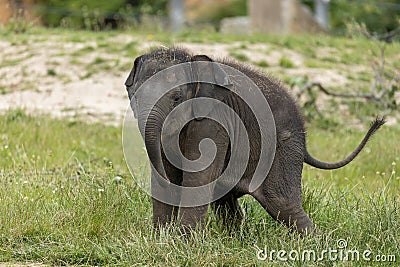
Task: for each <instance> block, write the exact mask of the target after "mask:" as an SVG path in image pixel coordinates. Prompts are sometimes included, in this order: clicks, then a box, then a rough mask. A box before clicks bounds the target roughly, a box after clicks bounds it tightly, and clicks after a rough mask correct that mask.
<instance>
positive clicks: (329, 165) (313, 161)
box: [304, 118, 386, 170]
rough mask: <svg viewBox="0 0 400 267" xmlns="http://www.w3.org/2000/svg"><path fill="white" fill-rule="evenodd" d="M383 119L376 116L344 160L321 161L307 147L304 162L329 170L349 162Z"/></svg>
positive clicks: (381, 123)
mask: <svg viewBox="0 0 400 267" xmlns="http://www.w3.org/2000/svg"><path fill="white" fill-rule="evenodd" d="M385 122H386V121H385V119H384V118H376V119H375V121H374V122H373V123H372V124H371V127H370V128H369V130H368V132H367V134H366V135H365V137H364V139H363V140H362V141H361V143H360V144H359V145H358V147H357V148H356V149H355V150H354V151H353V152H352V153H351V154H350V155H348V156H347V157H346V158H345V159H344V160H341V161H338V162H323V161H319V160H317V159H315V158H314V157H313V156H311V155H310V154H309V153H308V151H307V149H305V153H304V162H305V163H307V164H309V165H311V166H313V167H316V168H319V169H326V170H331V169H338V168H341V167H343V166H345V165H347V164H348V163H350V162H351V161H352V160H353V159H354V158H355V157H356V156H357V155H358V154H359V153H360V152H361V150H362V149H363V148H364V146H365V144H366V143H367V142H368V140H369V138H370V137H371V136H372V135H373V134H374V133H375V132H376V131H377V130H378V129H379V128H380V127H381V126H382V125H383V124H385Z"/></svg>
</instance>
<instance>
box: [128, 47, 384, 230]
mask: <svg viewBox="0 0 400 267" xmlns="http://www.w3.org/2000/svg"><path fill="white" fill-rule="evenodd" d="M212 62H216V63H219V64H211V65H207V64H203V65H202V64H199V63H212ZM180 64H183V65H184V66H185V67H183V68H182V69H181V70H179V71H178V70H176V71H171V68H172V67H174V66H178V65H180ZM223 66H227V67H229V68H231V69H233V70H236V71H238V72H240V73H242V76H241V77H237V75H231V74H229V73H228V72H227V71H226V69H225V68H224V67H223ZM156 75H158V76H157V77H158V78H157V79H156V81H155V82H152V83H151V86H146V83H147V84H148V81H149V80H151V79H152V77H155V76H156ZM239 76H240V75H239ZM243 77H244V78H243ZM242 78H243V79H249V80H250V81H251V82H252V83H254V84H255V85H256V86H257V87H258V90H259V91H260V93H261V97H257V98H256V100H257V99H258V100H260V101H264V100H265V101H266V103H267V104H266V105H265V107H261V108H257V109H254V107H251V106H250V105H249V104H248V103H246V101H245V99H244V98H243V97H241V96H240V94H241V93H246V92H247V93H248V92H252V93H251V94H253V91H251V90H250V89H249V87H247V86H242V85H241V83H240V82H238V79H239V80H240V79H242ZM202 79H203V80H202ZM207 79H209V80H207ZM210 79H211V80H210ZM179 80H182V81H185V80H186V81H189V82H187V83H179V82H178V83H175V84H174V82H177V81H179ZM171 84H172V85H173V86H172V88H171V89H170V90H166V91H165V93H163V94H162V96H161V97H155V95H157V92H163V90H164V89H165V88H164V87H168V86H171ZM125 85H126V88H127V91H128V95H129V99H130V101H131V107H132V109H133V111H134V114H135V116H136V117H137V119H138V124H139V129H140V131H141V134H142V137H143V138H144V140H145V145H146V149H147V153H148V157H149V159H150V161H151V163H152V179H151V182H152V184H151V185H152V199H153V221H154V224H155V225H158V226H160V225H164V224H167V223H170V222H171V221H175V220H177V221H179V222H180V224H181V226H182V227H183V228H184V229H185V228H193V227H196V226H197V225H200V226H201V225H203V223H204V220H205V217H206V213H207V209H208V206H210V205H209V204H211V207H212V208H213V209H215V211H216V212H217V214H218V215H220V216H221V217H222V218H223V219H224V221H225V222H226V223H232V222H234V221H240V219H241V218H242V216H243V215H242V210H241V208H240V205H239V202H238V198H239V197H241V196H243V195H245V194H250V195H252V196H253V197H254V198H255V199H256V200H257V201H258V202H259V203H260V204H261V205H262V206H263V208H264V209H265V210H266V211H267V212H268V213H269V214H270V215H271V216H272V217H273V218H274V219H276V220H278V221H280V222H282V223H284V224H285V225H287V226H288V227H293V228H294V229H296V230H297V231H298V232H300V233H301V232H308V231H311V230H312V229H313V223H312V222H311V220H310V219H309V218H308V216H307V215H306V213H305V212H304V210H303V208H302V192H301V178H302V169H303V163H304V162H305V163H307V164H309V165H311V166H314V167H316V168H321V169H335V168H340V167H343V166H345V165H346V164H348V163H349V162H351V161H352V160H353V159H354V158H355V157H356V156H357V155H358V153H359V152H360V151H361V150H362V149H363V147H364V146H365V144H366V143H367V141H368V139H369V138H370V137H371V136H372V134H374V132H375V131H377V130H378V129H379V128H380V127H381V126H382V125H383V124H384V123H385V121H384V119H376V120H375V121H374V122H373V123H372V125H371V127H370V129H369V130H368V132H367V134H366V135H365V137H364V139H363V140H362V142H361V143H360V144H359V146H358V147H357V148H356V149H355V150H354V151H353V152H352V153H351V154H350V155H349V156H348V157H347V158H345V159H344V160H342V161H339V162H335V163H327V162H322V161H319V160H317V159H315V158H314V157H312V156H311V155H310V154H309V153H308V151H307V148H306V134H305V132H306V131H305V127H304V120H303V117H302V115H301V112H300V109H299V107H298V105H297V104H296V102H295V101H294V100H293V98H292V97H291V96H290V95H289V94H288V92H286V90H285V89H284V87H283V86H282V84H280V83H279V82H278V81H277V80H275V79H273V78H271V77H269V76H267V75H265V74H262V73H260V72H258V71H256V70H254V69H252V68H250V67H247V66H244V65H242V64H239V63H236V62H232V61H229V60H221V61H214V60H212V59H211V58H209V57H208V56H205V55H192V54H191V53H189V52H187V51H186V50H183V49H179V48H162V49H157V50H154V51H152V52H150V53H148V54H145V55H142V56H140V57H138V58H136V60H135V62H134V66H133V69H132V71H131V72H130V74H129V77H128V79H127V80H126V83H125ZM140 88H142V89H143V90H142V89H141V90H139V89H140ZM163 88H164V89H163ZM256 93H257V92H254V94H256ZM196 99H201V100H203V99H214V100H216V101H217V102H212V101H211V102H210V101H209V102H207V101H206V100H204V101H205V102H202V103H204V104H191V105H187V106H186V107H185V109H181V112H180V113H179V112H178V113H177V114H176V116H175V117H173V118H172V119H169V120H168V116H169V115H170V114H172V113H171V112H173V110H174V109H176V108H177V107H179V106H182V105H183V104H184V103H185V102H187V101H189V102H190V101H191V100H196ZM193 103H195V102H193ZM220 104H221V105H225V106H226V107H229V108H228V109H226V108H217V107H216V106H217V105H220ZM263 109H265V110H270V111H271V114H272V115H271V120H273V122H274V127H273V129H272V128H271V127H269V128H268V127H267V128H263V127H264V125H263V124H262V123H261V124H260V123H259V121H258V118H257V116H256V113H257V112H258V111H260V110H263ZM196 113H198V115H196ZM211 113H213V114H214V115H211ZM191 115H192V117H190V116H191ZM179 116H183V117H185V116H186V117H187V118H192V119H191V120H190V121H188V122H185V123H184V125H182V126H179V125H178V121H179V118H180V117H179ZM213 116H214V117H213ZM215 116H217V117H218V118H220V119H221V121H222V122H220V121H216V120H215V119H213V118H216V117H215ZM165 120H168V121H169V123H168V125H163V124H164V121H165ZM239 122H241V123H242V126H241V125H239ZM175 123H177V125H175ZM166 128H168V129H169V130H168V131H166V133H165V134H164V132H163V129H166ZM262 129H268V131H270V132H269V134H268V136H267V137H266V138H265V140H267V141H266V142H267V143H268V140H269V141H270V144H273V146H270V148H271V149H270V153H266V154H265V153H264V154H263V151H262V146H263V144H262V140H264V139H263V138H264V137H263V136H264V135H265V134H264V133H263V130H262ZM231 134H236V137H235V138H232V137H231V136H230V135H231ZM263 134H264V135H263ZM169 137H171V138H172V139H171V140H177V141H176V144H177V145H178V147H179V150H180V151H181V153H182V154H181V155H180V156H179V155H178V154H175V156H176V157H175V158H174V160H175V162H176V161H178V163H175V164H173V163H171V158H169V157H168V155H167V152H168V150H169V149H170V146H174V144H175V143H174V142H170V143H169V141H168V138H169ZM174 138H175V139H174ZM268 138H269V139H268ZM209 139H211V140H212V142H213V145H212V146H210V147H211V148H210V149H209V150H207V149H205V147H206V146H205V144H206V143H207V142H208V141H209ZM207 140H208V141H207ZM232 140H235V142H236V141H240V142H242V141H243V142H244V143H246V144H247V145H248V147H249V150H248V153H247V152H246V150H245V149H244V148H242V147H241V145H235V144H233V143H232V142H233V141H232ZM246 140H247V141H246ZM164 141H165V142H164ZM203 142H204V143H203ZM166 144H167V145H166ZM169 144H170V145H169ZM243 146H244V145H243ZM267 152H268V151H267ZM203 153H204V154H213V160H212V161H211V162H208V163H207V164H206V165H207V166H205V167H204V168H200V169H198V170H197V171H193V170H192V171H191V170H188V169H187V168H185V166H186V164H189V163H190V162H189V161H196V160H198V161H199V162H200V163H201V159H202V154H203ZM235 153H236V155H239V156H238V157H239V159H240V160H239V161H238V162H237V164H235V165H234V166H230V165H229V162H230V159H231V157H232V155H233V154H235ZM246 153H247V154H246ZM241 155H244V156H242V157H243V160H241V158H240V157H241ZM268 157H271V160H270V163H268V162H266V161H265V160H266V158H268ZM179 162H181V163H179ZM187 162H189V163H187ZM242 162H245V163H246V164H245V165H244V168H243V166H241V165H243V164H242ZM264 162H266V163H264ZM268 164H269V165H268ZM266 165H268V168H266V169H268V170H269V172H267V173H266V174H265V175H264V177H262V178H263V179H262V180H261V182H260V184H258V185H257V186H255V187H254V186H253V188H252V184H251V183H252V177H253V176H255V172H256V169H257V167H258V166H260V167H263V166H264V167H265V166H266ZM240 168H241V169H242V170H240ZM228 169H229V171H230V172H229V173H228V175H226V176H227V178H226V179H225V180H224V181H222V182H218V183H214V184H213V187H207V188H206V189H207V190H208V191H207V190H203V191H202V193H201V194H197V195H196V194H195V193H193V194H191V193H190V192H191V191H187V190H186V189H185V188H203V187H204V186H205V185H207V184H210V183H213V182H214V181H216V179H217V178H218V177H219V176H221V175H222V174H223V173H224V172H225V171H226V170H228ZM157 174H158V175H159V176H160V177H162V179H161V181H160V179H157ZM230 178H232V180H234V182H230V180H229V179H230ZM163 181H164V182H163ZM171 185H176V186H177V188H184V189H182V190H181V191H179V190H178V191H177V190H172V191H171V190H170V186H171ZM221 188H222V189H226V192H225V193H224V194H221V195H219V196H218V197H214V196H215V195H216V192H217V190H220V191H221ZM185 190H186V191H185ZM188 192H189V193H188ZM221 192H223V190H222V191H221ZM204 196H207V197H206V198H209V200H210V201H209V202H208V203H207V202H206V201H201V199H202V198H204ZM165 197H166V198H165ZM168 197H171V198H174V199H175V200H174V201H171V202H168V201H164V199H168ZM175 197H176V198H175ZM176 199H178V200H176ZM179 201H180V202H179ZM190 201H192V202H193V203H198V205H188V204H187V203H190ZM196 201H198V202H196ZM182 203H186V204H182Z"/></svg>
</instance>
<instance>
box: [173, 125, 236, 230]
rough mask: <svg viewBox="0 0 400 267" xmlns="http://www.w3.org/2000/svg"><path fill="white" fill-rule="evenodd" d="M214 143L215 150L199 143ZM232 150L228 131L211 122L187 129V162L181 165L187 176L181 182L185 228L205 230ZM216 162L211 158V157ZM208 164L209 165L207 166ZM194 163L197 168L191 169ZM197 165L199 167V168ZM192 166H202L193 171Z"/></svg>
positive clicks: (185, 149)
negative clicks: (215, 193)
mask: <svg viewBox="0 0 400 267" xmlns="http://www.w3.org/2000/svg"><path fill="white" fill-rule="evenodd" d="M206 139H211V140H212V142H213V143H214V145H215V147H214V149H216V150H214V153H212V149H211V150H210V149H209V147H208V148H204V147H203V151H202V153H203V154H202V153H201V152H200V148H201V145H200V143H201V142H202V141H203V140H206ZM228 147H229V139H228V136H227V134H226V132H225V130H224V129H223V128H222V126H220V125H219V124H216V123H213V122H212V121H210V120H208V119H203V120H201V121H191V122H190V124H189V125H188V127H187V131H186V139H185V142H184V156H185V158H186V159H187V160H188V161H186V163H184V164H182V166H183V169H184V172H183V176H182V177H183V179H182V186H183V188H182V194H181V205H180V206H181V213H180V221H181V225H182V228H184V229H194V228H197V227H200V228H202V227H203V226H204V224H205V220H206V215H207V210H208V206H209V204H210V203H211V202H212V201H213V196H214V188H215V185H214V183H213V181H215V180H216V179H218V177H219V176H220V175H221V174H222V172H223V170H224V167H225V158H226V154H227V150H228ZM212 154H213V156H215V157H214V158H213V159H212V158H211V159H210V158H209V157H210V156H211V155H212ZM208 162H209V163H210V164H208ZM193 163H195V165H192V164H193ZM196 164H197V165H196ZM193 166H201V168H199V169H197V170H194V168H193Z"/></svg>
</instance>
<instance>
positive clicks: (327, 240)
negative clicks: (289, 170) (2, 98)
mask: <svg viewBox="0 0 400 267" xmlns="http://www.w3.org/2000/svg"><path fill="white" fill-rule="evenodd" d="M347 128H351V127H335V128H333V129H332V130H329V131H328V130H323V129H321V128H320V127H318V125H315V124H311V125H309V127H308V132H309V136H308V146H309V149H310V151H311V153H312V154H313V155H315V156H316V157H318V158H321V159H324V160H337V159H339V158H342V156H343V155H345V154H346V153H348V152H350V151H351V150H352V149H353V148H354V147H355V146H356V144H357V143H358V141H359V140H360V138H361V137H362V135H363V133H362V132H359V131H356V130H351V129H347ZM0 129H1V130H0V138H1V139H0V166H1V169H0V177H1V179H0V188H2V189H3V190H1V191H0V214H1V216H0V262H43V263H46V264H54V265H86V266H87V265H97V266H104V265H109V266H133V265H139V266H142V265H148V266H254V265H257V266H265V265H268V266H282V265H284V263H283V262H280V261H274V262H271V261H269V260H268V261H260V260H258V259H257V252H258V249H257V248H264V247H267V248H268V250H269V251H270V250H272V249H275V250H280V249H283V250H286V251H290V250H293V249H295V250H299V251H300V252H301V251H304V250H309V249H314V250H316V252H317V253H321V251H322V250H323V249H328V248H331V249H336V248H337V244H336V243H337V240H339V239H345V240H346V241H347V242H348V248H349V249H358V250H360V251H364V250H366V249H369V250H371V251H372V252H373V254H372V256H375V255H376V254H378V253H379V254H382V255H392V254H393V255H395V256H396V257H397V264H398V261H399V260H400V255H399V249H398V241H399V239H400V234H399V232H398V230H396V229H399V228H400V221H399V212H400V209H399V205H398V203H399V200H400V199H399V194H398V192H399V188H400V181H399V177H398V175H399V173H398V167H397V166H398V165H392V162H397V164H400V161H399V157H400V151H399V148H400V141H399V139H398V138H396V137H397V136H399V133H400V131H399V129H398V128H395V127H385V128H384V129H382V130H381V131H380V132H378V133H377V134H376V136H375V137H374V138H373V140H372V141H371V143H370V144H369V145H368V148H367V150H365V151H363V153H362V154H361V155H360V157H359V158H358V159H357V160H355V161H354V162H353V163H351V165H349V166H347V167H345V168H343V169H340V170H337V171H319V170H318V171H317V170H315V169H313V168H310V167H305V173H304V197H303V198H304V201H303V202H304V208H305V210H306V212H307V213H308V214H309V215H310V217H311V218H312V219H313V221H314V222H315V223H316V225H318V228H319V230H320V233H319V234H315V235H312V236H306V237H300V236H298V235H297V234H295V233H291V232H290V231H288V229H286V228H285V227H283V226H281V225H279V224H277V223H276V222H275V221H273V220H272V219H271V218H270V216H269V215H268V214H267V213H266V212H265V211H264V210H263V209H262V208H261V206H260V205H259V204H257V203H256V201H254V200H253V199H252V198H250V197H244V198H242V199H241V203H242V206H243V207H244V210H245V212H246V220H245V221H244V222H243V223H242V226H241V228H240V229H239V230H238V231H236V232H234V233H228V232H227V231H226V229H225V228H224V227H223V226H221V225H220V224H219V223H218V222H217V221H216V219H215V218H214V217H213V215H212V213H210V214H209V218H208V222H207V227H206V229H205V230H204V231H199V232H196V233H195V234H194V235H193V239H192V240H189V241H188V240H186V239H184V238H182V237H181V236H180V235H179V233H178V231H177V229H176V227H170V228H168V229H165V230H163V231H161V232H160V233H156V232H155V231H154V230H153V228H152V223H151V216H152V211H151V200H150V197H149V196H148V195H146V194H145V193H144V192H143V191H142V190H141V189H140V188H139V187H138V186H137V185H136V183H135V180H134V179H133V178H132V177H131V176H130V175H129V172H128V170H127V168H126V166H125V163H124V159H123V154H122V147H121V129H120V128H118V127H113V126H104V125H101V124H86V123H82V122H79V121H74V120H58V119H50V118H48V117H32V116H30V115H26V114H25V113H24V112H23V111H18V110H17V111H10V112H8V113H7V114H5V115H1V116H0ZM135 142H137V144H136V146H138V147H141V146H142V145H143V144H142V141H141V140H139V139H137V140H136V141H135ZM389 144H390V145H389ZM368 151H370V152H368ZM140 157H143V156H140ZM140 159H143V158H139V156H138V160H140ZM377 171H379V172H380V174H379V175H377V174H376V172H377ZM392 171H393V172H394V173H393V174H392ZM382 172H385V173H386V174H385V175H382ZM117 176H119V177H122V180H121V181H116V179H115V177H117ZM363 176H365V177H364V178H363ZM345 177H346V178H347V179H345ZM355 189H356V190H355ZM285 264H287V266H293V265H294V266H303V265H302V263H301V262H299V261H294V262H293V261H289V262H287V263H285ZM304 264H305V265H307V266H308V265H313V266H348V265H353V264H354V266H364V265H366V264H367V265H370V264H372V265H374V264H376V265H377V266H378V265H379V263H374V262H366V261H360V262H356V261H354V262H340V261H336V262H330V261H328V260H324V261H321V262H305V263H304ZM395 265H396V264H394V265H393V266H395ZM379 266H381V265H379ZM382 266H384V265H382ZM385 266H386V265H385Z"/></svg>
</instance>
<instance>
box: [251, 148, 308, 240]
mask: <svg viewBox="0 0 400 267" xmlns="http://www.w3.org/2000/svg"><path fill="white" fill-rule="evenodd" d="M296 147H298V146H296V145H294V144H291V146H285V147H283V145H282V146H281V147H280V148H278V149H277V151H276V155H275V159H274V162H273V164H272V166H271V169H270V172H269V174H268V176H267V178H266V179H265V181H264V182H263V184H262V185H261V186H260V187H259V188H258V189H257V190H256V191H254V192H253V193H252V195H253V196H254V197H255V198H256V199H257V200H258V202H259V203H260V204H261V205H262V206H263V207H264V208H265V210H266V211H267V212H268V213H269V214H270V215H271V216H272V217H273V218H274V219H275V220H278V221H280V222H283V223H284V224H285V225H287V226H288V227H291V228H294V229H296V230H297V231H298V232H300V233H308V232H310V231H312V230H313V223H312V222H311V220H310V219H309V218H308V216H307V214H306V213H305V212H304V209H303V207H302V192H301V175H302V169H303V161H302V160H303V157H302V152H301V150H300V149H290V148H296Z"/></svg>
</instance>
